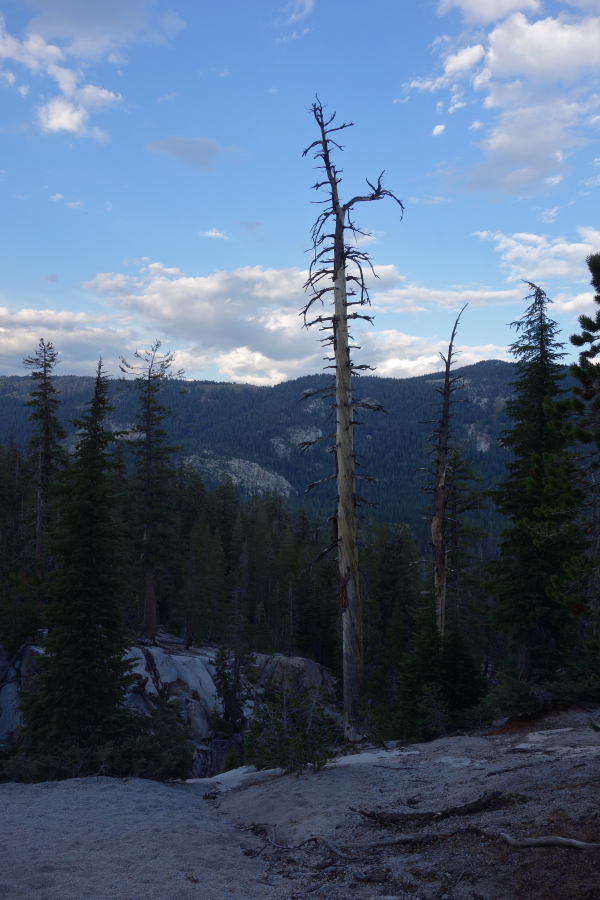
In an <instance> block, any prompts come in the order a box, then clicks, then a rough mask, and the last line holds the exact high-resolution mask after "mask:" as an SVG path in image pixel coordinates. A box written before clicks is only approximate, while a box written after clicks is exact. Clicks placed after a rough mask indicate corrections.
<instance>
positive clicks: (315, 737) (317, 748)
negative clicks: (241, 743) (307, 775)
mask: <svg viewBox="0 0 600 900" xmlns="http://www.w3.org/2000/svg"><path fill="white" fill-rule="evenodd" d="M332 743H333V734H332V729H331V726H330V725H329V723H328V722H327V719H326V717H325V703H324V698H323V696H322V694H321V693H320V692H319V691H314V690H313V691H307V690H305V689H302V688H299V687H296V688H295V689H294V690H293V691H292V689H291V688H290V687H288V686H283V687H282V688H281V690H280V691H279V692H278V693H274V694H273V695H272V697H271V698H270V699H268V700H265V701H264V702H263V703H261V704H260V705H259V706H258V707H257V709H256V710H255V712H254V715H253V716H252V719H251V720H250V725H249V726H248V731H247V733H246V740H245V759H246V762H248V763H252V764H253V765H255V766H256V767H257V769H271V768H281V769H285V770H286V772H302V771H303V770H304V769H314V770H315V771H318V770H319V769H322V768H323V766H324V765H325V764H326V763H327V761H328V760H329V759H331V758H332V757H333V756H334V750H333V748H332Z"/></svg>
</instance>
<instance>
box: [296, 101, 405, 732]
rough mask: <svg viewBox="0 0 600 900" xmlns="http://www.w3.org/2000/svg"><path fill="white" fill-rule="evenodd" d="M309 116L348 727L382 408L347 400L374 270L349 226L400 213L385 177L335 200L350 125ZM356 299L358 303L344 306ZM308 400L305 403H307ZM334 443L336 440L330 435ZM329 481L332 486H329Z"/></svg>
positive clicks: (358, 674) (358, 661)
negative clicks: (363, 417)
mask: <svg viewBox="0 0 600 900" xmlns="http://www.w3.org/2000/svg"><path fill="white" fill-rule="evenodd" d="M312 113H313V115H314V118H315V121H316V123H317V126H318V129H319V137H318V138H317V140H316V141H313V143H312V144H311V145H310V147H308V148H307V149H306V150H305V151H304V154H303V155H304V156H306V155H307V154H308V153H310V151H311V150H314V151H315V152H314V158H315V159H317V160H318V161H319V164H318V169H319V170H320V171H321V172H323V173H324V178H323V180H318V181H317V183H316V184H315V185H314V188H315V190H320V189H321V188H325V190H326V192H327V200H325V201H323V202H324V209H323V211H322V212H321V214H320V215H319V217H318V218H317V221H316V222H315V224H314V226H313V229H312V242H313V249H314V258H313V261H312V263H311V266H310V272H309V277H308V280H307V282H306V285H305V288H306V289H307V290H310V292H311V295H310V297H309V300H308V302H307V303H306V305H305V306H304V308H303V310H302V315H303V316H304V324H305V325H306V326H307V327H308V326H310V325H315V324H318V325H319V326H320V329H319V330H320V331H325V332H326V334H325V337H324V338H322V343H323V344H324V346H325V347H331V349H332V350H333V356H328V357H326V359H327V361H328V362H329V363H330V365H329V366H328V367H327V368H331V369H333V370H334V372H335V378H334V382H333V384H332V385H331V386H330V387H329V388H325V389H324V390H323V391H320V392H317V393H323V394H324V395H325V396H328V397H333V398H334V400H335V404H334V405H335V417H336V431H335V446H334V448H333V450H334V455H335V476H334V477H335V478H336V479H337V510H336V513H335V515H334V516H333V517H332V518H333V526H334V534H333V543H332V548H333V547H335V548H336V549H337V553H338V557H337V562H338V573H337V578H338V592H339V601H340V611H341V618H342V641H343V649H342V657H343V688H344V714H345V718H346V724H348V722H350V721H352V720H354V719H356V717H357V715H358V705H359V698H360V693H361V689H362V682H363V639H362V607H361V599H360V583H359V571H358V551H357V542H356V504H357V501H358V500H359V499H360V498H358V497H357V493H356V480H357V478H365V477H366V476H364V475H357V473H356V454H355V452H354V426H355V425H357V424H360V423H358V422H356V421H355V417H354V413H355V410H356V409H357V408H361V409H382V407H381V406H380V405H379V404H376V403H370V402H367V401H364V400H362V401H361V400H357V399H356V398H355V397H354V396H353V394H352V375H354V374H358V373H359V370H363V371H364V370H368V369H370V368H371V367H370V366H368V365H355V364H353V362H352V358H351V355H350V350H351V349H353V345H351V344H350V341H351V340H353V338H352V336H351V335H350V334H349V330H348V323H349V321H350V320H356V319H366V320H367V321H368V322H371V321H372V318H371V316H367V315H365V314H364V313H359V312H357V311H353V312H350V311H349V307H351V306H352V307H354V306H359V307H360V306H366V305H368V304H369V295H368V292H367V287H366V284H365V278H364V271H363V267H365V266H366V267H368V268H370V269H371V270H372V265H371V262H370V260H369V257H368V255H367V254H366V253H363V252H361V251H360V250H359V249H358V245H357V241H356V238H357V237H358V236H359V235H363V234H364V232H362V231H361V230H360V229H359V228H357V227H356V226H355V224H354V223H353V222H352V219H351V215H350V213H351V210H352V208H353V207H354V206H355V205H356V204H357V203H363V202H369V201H371V200H382V199H383V198H384V197H391V198H392V199H393V200H395V201H396V202H397V203H398V204H399V205H400V208H401V210H402V211H404V207H403V206H402V203H401V201H400V200H398V198H397V197H395V196H394V194H392V192H391V191H388V190H386V189H385V188H384V187H383V185H382V180H381V179H382V176H383V173H382V174H381V175H380V176H379V178H378V179H377V184H371V182H370V181H367V185H368V188H369V192H368V193H367V194H365V195H357V196H355V197H353V198H352V199H351V200H348V202H347V203H342V201H341V200H340V197H339V193H338V186H339V184H340V181H341V178H340V170H339V169H337V167H336V166H335V164H334V163H333V161H332V159H331V151H332V148H333V147H337V149H338V150H341V149H342V147H341V146H340V145H339V144H338V143H337V142H336V141H335V140H334V139H333V138H332V135H333V134H334V133H336V132H339V131H343V130H344V129H345V128H349V127H350V125H351V124H352V123H345V124H343V125H338V126H334V125H333V122H334V119H335V113H333V114H332V115H331V116H330V117H329V118H326V117H325V114H324V111H323V107H322V105H321V103H320V102H319V100H318V99H317V101H316V102H315V103H313V105H312ZM347 230H349V231H350V236H351V238H352V239H353V241H348V242H347V241H346V231H347ZM329 292H331V293H333V310H332V311H331V314H330V315H325V314H322V313H321V314H319V315H317V316H316V317H315V318H314V319H312V320H309V318H308V316H309V313H310V314H311V315H312V313H313V306H314V304H316V303H320V304H321V305H322V306H323V299H324V297H325V295H326V294H328V293H329ZM349 298H356V299H349ZM311 395H312V392H309V394H308V396H311ZM330 436H331V437H333V435H330ZM327 480H329V479H327Z"/></svg>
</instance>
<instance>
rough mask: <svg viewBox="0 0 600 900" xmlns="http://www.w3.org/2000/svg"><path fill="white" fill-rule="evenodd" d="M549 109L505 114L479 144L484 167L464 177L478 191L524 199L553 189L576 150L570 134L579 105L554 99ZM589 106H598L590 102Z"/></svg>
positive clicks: (542, 107)
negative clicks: (500, 192)
mask: <svg viewBox="0 0 600 900" xmlns="http://www.w3.org/2000/svg"><path fill="white" fill-rule="evenodd" d="M553 99H554V102H553V103H539V104H537V105H528V103H527V102H526V101H525V102H523V104H522V105H521V106H516V107H515V108H509V109H507V110H505V111H503V112H501V114H500V116H499V119H498V122H497V124H496V125H495V126H494V127H493V128H492V129H491V130H490V131H489V133H488V136H487V137H486V138H484V140H483V141H482V142H481V148H482V149H483V150H484V153H485V159H484V161H483V162H482V163H481V164H480V165H478V166H476V167H475V168H474V169H473V170H472V172H471V173H470V176H469V185H470V186H471V187H472V188H477V189H486V188H487V189H489V188H493V189H497V190H503V191H506V192H510V193H517V194H523V193H529V192H531V191H535V190H537V189H539V187H540V185H550V186H551V185H553V184H556V183H557V182H556V181H553V180H550V179H556V178H559V177H560V176H564V174H565V172H566V171H567V165H566V162H565V155H566V154H565V151H566V150H568V149H570V148H572V147H575V146H577V145H579V144H581V143H582V142H583V141H582V138H581V137H579V136H578V135H577V134H576V133H575V126H577V125H578V124H579V123H580V121H581V116H582V104H580V103H577V102H569V100H567V99H565V98H564V97H559V96H555V97H554V98H553ZM593 102H598V101H597V100H594V101H593Z"/></svg>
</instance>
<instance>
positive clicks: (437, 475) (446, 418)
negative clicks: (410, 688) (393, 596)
mask: <svg viewBox="0 0 600 900" xmlns="http://www.w3.org/2000/svg"><path fill="white" fill-rule="evenodd" d="M464 308H465V307H463V309H461V311H460V313H459V314H458V317H457V319H456V322H455V323H454V328H453V329H452V336H451V338H450V344H449V346H448V355H447V356H444V355H443V354H440V355H441V357H442V359H443V360H444V363H445V368H444V387H443V388H441V389H440V393H441V395H442V404H441V408H440V417H439V420H438V424H437V430H436V431H435V432H434V435H433V437H434V439H435V445H434V451H433V452H434V457H435V468H434V482H433V489H432V493H433V503H432V513H431V547H432V552H433V580H434V591H435V607H436V621H437V628H438V631H439V633H440V634H442V635H443V634H444V631H445V628H446V587H447V583H448V547H447V541H446V536H447V535H446V532H447V522H446V506H447V500H448V484H447V475H448V453H449V451H450V450H451V429H450V419H451V418H452V414H451V412H450V410H451V405H452V394H453V393H454V391H455V390H456V387H455V386H454V384H455V382H456V380H457V379H456V378H453V377H452V360H453V357H454V338H455V337H456V329H457V328H458V323H459V321H460V317H461V315H462V313H463V310H464Z"/></svg>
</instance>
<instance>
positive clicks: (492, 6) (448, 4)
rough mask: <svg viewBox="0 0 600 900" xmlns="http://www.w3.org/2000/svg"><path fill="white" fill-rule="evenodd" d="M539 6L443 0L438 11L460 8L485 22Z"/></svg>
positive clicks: (502, 0) (508, 0) (509, 0)
mask: <svg viewBox="0 0 600 900" xmlns="http://www.w3.org/2000/svg"><path fill="white" fill-rule="evenodd" d="M591 2H594V0H591ZM539 6H540V3H539V0H441V2H440V4H439V7H438V12H439V13H440V15H444V13H447V12H449V11H450V10H451V9H459V10H460V11H461V13H462V14H463V16H464V17H465V19H467V21H469V22H477V23H481V24H485V23H487V22H495V21H497V20H498V19H503V18H504V17H505V16H506V15H508V13H510V12H513V11H514V10H516V9H523V10H536V9H539Z"/></svg>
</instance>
